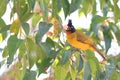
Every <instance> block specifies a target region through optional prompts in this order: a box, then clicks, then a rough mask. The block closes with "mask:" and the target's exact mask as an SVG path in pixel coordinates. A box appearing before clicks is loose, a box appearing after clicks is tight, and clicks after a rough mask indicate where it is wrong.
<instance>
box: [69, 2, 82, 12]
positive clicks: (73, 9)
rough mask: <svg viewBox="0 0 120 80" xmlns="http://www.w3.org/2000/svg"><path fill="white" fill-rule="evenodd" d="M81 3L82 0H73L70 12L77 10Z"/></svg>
mask: <svg viewBox="0 0 120 80" xmlns="http://www.w3.org/2000/svg"><path fill="white" fill-rule="evenodd" d="M81 3H82V0H72V1H71V4H70V13H72V12H74V11H76V10H77V9H78V8H79V7H80V4H81Z"/></svg>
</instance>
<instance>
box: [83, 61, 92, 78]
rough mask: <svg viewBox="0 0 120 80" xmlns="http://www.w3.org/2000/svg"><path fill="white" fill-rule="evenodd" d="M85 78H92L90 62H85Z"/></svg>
mask: <svg viewBox="0 0 120 80" xmlns="http://www.w3.org/2000/svg"><path fill="white" fill-rule="evenodd" d="M83 76H84V80H91V69H90V65H89V63H88V62H85V63H84V74H83Z"/></svg>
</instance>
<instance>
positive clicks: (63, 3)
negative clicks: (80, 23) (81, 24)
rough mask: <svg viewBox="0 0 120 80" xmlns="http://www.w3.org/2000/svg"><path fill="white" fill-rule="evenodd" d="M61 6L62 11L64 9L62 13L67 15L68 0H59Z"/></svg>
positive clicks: (68, 8) (68, 10)
mask: <svg viewBox="0 0 120 80" xmlns="http://www.w3.org/2000/svg"><path fill="white" fill-rule="evenodd" d="M61 3H62V6H63V11H64V15H65V18H66V17H67V15H69V12H70V3H69V2H68V0H61Z"/></svg>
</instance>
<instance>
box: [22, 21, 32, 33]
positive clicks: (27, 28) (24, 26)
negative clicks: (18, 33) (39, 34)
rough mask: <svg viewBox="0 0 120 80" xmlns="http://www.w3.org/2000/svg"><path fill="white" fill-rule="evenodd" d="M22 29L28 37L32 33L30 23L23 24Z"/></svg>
mask: <svg viewBox="0 0 120 80" xmlns="http://www.w3.org/2000/svg"><path fill="white" fill-rule="evenodd" d="M22 28H23V29H24V31H25V33H26V35H28V34H29V31H30V27H29V24H28V23H22Z"/></svg>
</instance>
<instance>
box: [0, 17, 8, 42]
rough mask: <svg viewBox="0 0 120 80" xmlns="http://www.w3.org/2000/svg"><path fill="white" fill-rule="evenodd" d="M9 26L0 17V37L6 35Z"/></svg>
mask: <svg viewBox="0 0 120 80" xmlns="http://www.w3.org/2000/svg"><path fill="white" fill-rule="evenodd" d="M9 28H10V26H9V25H6V23H5V22H4V20H3V19H2V18H0V33H1V38H2V40H4V39H5V38H6V37H7V31H8V30H9Z"/></svg>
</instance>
